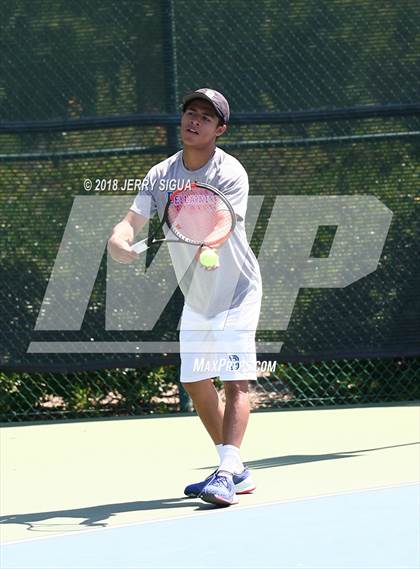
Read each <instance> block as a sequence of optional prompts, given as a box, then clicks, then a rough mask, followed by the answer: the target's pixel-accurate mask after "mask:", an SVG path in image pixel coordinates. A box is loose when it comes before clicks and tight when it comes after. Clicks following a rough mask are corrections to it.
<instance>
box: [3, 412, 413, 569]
mask: <svg viewBox="0 0 420 569" xmlns="http://www.w3.org/2000/svg"><path fill="white" fill-rule="evenodd" d="M419 426H420V414H419V407H418V406H416V405H413V404H411V405H400V406H375V407H363V408H341V409H317V410H299V411H277V412H276V411H272V412H264V413H254V414H253V415H252V416H251V422H250V427H249V430H248V435H247V439H246V440H245V443H244V445H243V456H244V458H245V461H246V463H247V465H248V466H249V467H251V468H252V469H253V475H254V477H255V479H256V481H257V486H258V487H257V490H256V492H255V493H254V494H253V495H249V496H241V497H240V503H239V505H237V506H232V507H230V508H215V507H213V506H211V505H209V504H205V503H203V502H201V501H200V500H196V499H190V498H185V497H183V488H184V486H185V484H187V483H189V482H192V481H196V480H199V479H201V478H203V477H204V476H206V475H207V474H208V473H209V472H210V471H211V469H212V468H213V466H214V464H215V461H216V456H215V452H214V451H213V449H212V448H211V445H209V442H208V439H207V436H206V434H205V433H204V432H203V429H202V427H201V424H200V423H199V419H198V418H197V417H194V416H189V417H182V416H177V417H161V418H140V419H139V418H132V419H113V420H102V421H86V422H80V421H79V422H66V423H60V424H33V425H22V426H10V427H9V426H7V427H4V428H3V429H2V431H1V459H2V460H1V463H2V467H1V468H2V471H1V481H2V482H1V508H2V512H1V518H0V521H1V524H0V530H1V538H2V543H3V547H2V554H1V563H0V565H1V567H2V569H11V568H16V569H17V568H19V569H26V568H28V569H29V568H51V569H52V568H54V569H55V568H57V569H61V568H63V569H64V568H66V569H73V568H75V569H76V568H83V569H85V568H86V569H87V568H89V569H90V568H98V569H99V568H104V569H106V568H110V569H111V568H121V569H122V568H124V569H125V568H136V567H145V568H147V567H162V568H163V567H168V568H170V567H208V568H212V567H238V568H239V567H241V568H244V567H249V568H251V567H262V568H264V567H282V568H283V567H284V568H289V567H303V568H306V567H307V568H312V567H314V568H315V567H317V568H318V567H319V568H324V567H334V568H338V567H340V568H341V567H343V568H344V567H346V568H359V567H360V568H362V567H363V568H366V567H372V568H381V569H382V568H398V569H401V568H411V567H413V568H415V567H418V566H419V560H420V559H419V522H418V513H419V491H418V480H419V472H420V465H419V446H418V445H419V442H418V438H419V437H418V435H419Z"/></svg>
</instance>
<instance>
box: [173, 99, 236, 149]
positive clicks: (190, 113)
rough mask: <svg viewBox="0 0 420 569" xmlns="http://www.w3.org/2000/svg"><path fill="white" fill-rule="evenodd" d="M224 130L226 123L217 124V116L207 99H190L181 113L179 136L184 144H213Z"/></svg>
mask: <svg viewBox="0 0 420 569" xmlns="http://www.w3.org/2000/svg"><path fill="white" fill-rule="evenodd" d="M225 130H226V125H219V118H218V116H217V115H216V112H215V110H214V108H213V106H212V105H211V104H210V103H208V102H207V101H203V100H200V99H196V100H194V101H191V103H189V105H188V106H187V108H186V109H185V112H184V113H183V115H182V119H181V138H182V142H183V143H184V146H191V147H195V148H205V147H206V146H209V145H212V144H214V142H215V140H216V138H217V137H218V136H220V135H221V134H223V133H224V132H225Z"/></svg>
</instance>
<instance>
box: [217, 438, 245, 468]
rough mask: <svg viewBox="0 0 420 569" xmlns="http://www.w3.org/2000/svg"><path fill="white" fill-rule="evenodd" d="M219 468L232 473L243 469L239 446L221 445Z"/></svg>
mask: <svg viewBox="0 0 420 569" xmlns="http://www.w3.org/2000/svg"><path fill="white" fill-rule="evenodd" d="M219 470H225V471H226V472H231V473H232V474H239V473H241V472H242V471H243V470H244V465H243V462H242V459H241V455H240V451H239V447H236V446H234V445H223V454H222V458H221V460H220V466H219Z"/></svg>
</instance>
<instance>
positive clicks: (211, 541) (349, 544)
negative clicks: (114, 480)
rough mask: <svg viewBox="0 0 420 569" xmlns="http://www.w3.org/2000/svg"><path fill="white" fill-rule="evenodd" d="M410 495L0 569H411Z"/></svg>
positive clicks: (155, 536) (13, 561)
mask: <svg viewBox="0 0 420 569" xmlns="http://www.w3.org/2000/svg"><path fill="white" fill-rule="evenodd" d="M418 514H419V488H418V486H416V485H407V486H402V487H391V488H383V489H376V490H369V491H359V492H352V493H348V494H342V495H333V496H324V497H318V498H312V499H306V500H297V501H290V502H284V503H275V504H267V505H263V506H254V507H248V508H246V507H245V508H241V509H236V510H235V508H230V509H217V510H215V509H206V508H205V507H204V506H203V509H202V510H201V511H199V512H197V514H195V515H193V516H188V517H183V518H178V519H170V520H160V521H155V522H148V523H140V524H134V525H128V526H123V527H113V528H109V529H102V530H91V531H88V532H84V533H82V534H77V533H72V534H71V535H65V536H62V535H61V536H57V537H48V538H43V539H34V540H29V541H20V542H17V543H14V544H8V545H5V546H4V548H3V552H2V557H1V567H2V569H73V568H86V569H91V568H92V569H93V568H95V569H96V568H97V569H100V568H101V569H107V568H110V569H111V568H119V569H120V568H121V569H131V568H133V569H134V568H138V567H150V568H158V567H160V568H163V567H186V568H188V567H205V568H214V567H238V568H239V567H241V568H245V567H249V568H251V567H252V568H254V567H255V568H257V567H260V568H264V567H267V568H268V567H270V568H271V567H273V568H274V567H279V568H283V567H284V568H290V567H304V568H306V567H308V568H312V567H313V568H315V567H316V568H328V567H331V568H341V567H342V568H352V569H353V568H356V567H364V568H370V567H371V568H376V569H379V568H380V569H386V568H395V569H402V568H413V569H414V568H417V567H418V566H419V550H418V547H416V546H418V543H419V535H420V534H419V523H418Z"/></svg>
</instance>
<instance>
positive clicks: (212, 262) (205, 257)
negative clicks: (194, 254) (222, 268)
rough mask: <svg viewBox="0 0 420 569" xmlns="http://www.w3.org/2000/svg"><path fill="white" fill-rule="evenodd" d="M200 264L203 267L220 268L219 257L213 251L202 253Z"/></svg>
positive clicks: (205, 250) (204, 250) (206, 250)
mask: <svg viewBox="0 0 420 569" xmlns="http://www.w3.org/2000/svg"><path fill="white" fill-rule="evenodd" d="M200 263H201V264H202V265H203V267H218V266H219V255H218V254H217V253H216V251H214V250H213V249H203V251H201V253H200Z"/></svg>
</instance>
